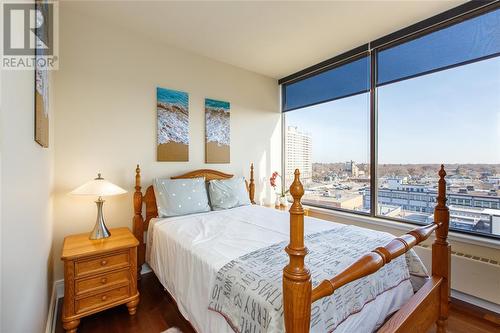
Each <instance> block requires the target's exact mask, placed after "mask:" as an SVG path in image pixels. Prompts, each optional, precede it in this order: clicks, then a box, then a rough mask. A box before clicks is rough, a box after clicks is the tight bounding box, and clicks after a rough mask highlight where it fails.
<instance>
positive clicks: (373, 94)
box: [278, 0, 500, 240]
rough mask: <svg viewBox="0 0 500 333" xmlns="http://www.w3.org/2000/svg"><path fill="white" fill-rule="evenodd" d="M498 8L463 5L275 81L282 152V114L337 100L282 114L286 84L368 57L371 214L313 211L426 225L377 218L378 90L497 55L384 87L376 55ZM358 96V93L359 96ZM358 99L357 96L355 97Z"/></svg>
mask: <svg viewBox="0 0 500 333" xmlns="http://www.w3.org/2000/svg"><path fill="white" fill-rule="evenodd" d="M499 8H500V0H487V1H469V2H466V3H464V4H462V5H460V6H457V7H454V8H452V9H450V10H447V11H445V12H442V13H440V14H437V15H435V16H432V17H430V18H428V19H425V20H423V21H420V22H418V23H415V24H413V25H410V26H408V27H406V28H403V29H400V30H398V31H396V32H393V33H390V34H388V35H386V36H383V37H381V38H378V39H376V40H374V41H371V42H369V43H367V44H364V45H361V46H359V47H356V48H354V49H352V50H349V51H347V52H345V53H342V54H340V55H338V56H335V57H333V58H330V59H327V60H325V61H323V62H320V63H318V64H316V65H313V66H310V67H308V68H305V69H303V70H301V71H298V72H296V73H294V74H291V75H288V76H286V77H283V78H281V79H279V80H278V84H279V85H281V112H282V124H283V126H282V148H283V151H284V147H285V131H284V129H285V128H284V126H285V119H284V118H285V114H286V112H290V111H293V110H296V109H300V108H304V107H309V106H313V105H317V104H322V103H327V102H331V101H333V100H336V99H338V98H335V99H332V100H328V101H322V102H319V103H313V104H310V105H307V106H303V107H300V108H295V109H289V110H287V111H286V112H285V111H283V110H284V108H285V103H286V94H285V90H286V89H285V86H286V85H287V84H291V83H294V82H297V81H301V80H303V79H305V78H308V77H311V76H315V75H317V74H320V73H322V72H325V71H328V70H331V69H334V68H336V67H340V66H342V65H344V64H346V63H349V62H352V61H355V60H358V59H360V58H362V57H364V56H369V57H370V73H369V77H370V87H369V90H368V93H369V94H370V108H369V109H370V110H369V112H370V117H369V118H370V126H369V127H370V133H369V137H370V161H369V164H370V212H369V213H366V212H358V211H354V210H347V209H342V208H334V207H327V206H324V205H314V204H308V205H309V206H313V207H319V208H325V209H329V210H334V211H340V212H347V213H351V214H356V215H360V216H369V217H374V218H377V219H383V220H388V221H395V222H400V223H406V224H412V225H425V223H422V222H417V221H411V220H404V219H399V218H394V217H387V216H381V215H379V214H377V207H378V172H377V171H378V170H377V168H378V151H377V148H378V142H377V138H378V133H377V131H378V119H377V117H378V102H377V88H378V87H382V86H384V85H388V84H392V83H396V82H398V81H402V80H407V79H410V78H414V77H418V76H423V75H428V74H431V73H435V72H438V71H442V70H446V69H450V68H454V67H458V66H463V65H467V64H470V63H474V62H477V61H481V60H485V59H488V58H493V57H498V56H500V54H494V55H491V56H487V57H482V58H478V59H474V60H471V61H466V62H462V63H458V64H454V65H450V66H446V67H443V68H439V69H435V70H431V71H427V72H423V73H419V74H417V75H414V76H412V77H406V78H403V79H398V80H393V81H390V82H385V83H383V84H377V54H378V52H380V51H383V50H386V49H388V48H391V47H394V46H397V45H400V44H403V43H405V42H408V41H410V40H414V39H417V38H419V37H421V36H424V35H427V34H430V33H432V32H434V31H438V30H442V29H444V28H447V27H449V26H451V25H454V24H457V23H460V22H462V21H466V20H468V19H471V18H473V17H477V16H480V15H483V14H486V13H488V12H491V11H494V10H496V9H499ZM363 93H366V92H363ZM358 94H359V93H358ZM355 95H357V94H355ZM347 97H349V96H345V97H342V98H347ZM285 163H286V157H285V155H284V153H283V154H282V174H283V175H284V172H285ZM450 231H454V232H458V233H463V234H468V235H473V236H477V237H482V238H490V239H497V240H498V239H500V235H494V234H487V233H481V232H477V231H469V230H463V229H456V228H452V227H451V226H450Z"/></svg>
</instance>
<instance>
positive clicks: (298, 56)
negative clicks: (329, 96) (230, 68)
mask: <svg viewBox="0 0 500 333" xmlns="http://www.w3.org/2000/svg"><path fill="white" fill-rule="evenodd" d="M464 2H465V1H443V0H441V1H404V0H400V1H322V2H315V1H276V2H270V1H231V2H230V1H218V2H216V1H201V2H193V1H183V2H180V1H179V2H174V1H75V2H69V3H68V2H65V3H64V7H71V8H74V9H75V10H79V11H81V12H83V13H86V14H88V15H90V16H93V17H94V18H100V19H103V20H106V21H107V22H109V23H111V24H116V25H120V26H123V27H127V28H128V29H133V30H135V31H137V32H139V33H141V34H144V35H146V36H148V37H150V38H152V39H154V40H156V41H160V42H162V43H165V44H167V45H171V46H174V47H178V48H181V49H185V50H189V51H192V52H194V53H197V54H200V55H203V56H206V57H209V58H212V59H215V60H217V61H221V62H224V63H228V64H231V65H234V66H237V67H241V68H244V69H247V70H250V71H253V72H257V73H259V74H263V75H266V76H269V77H272V78H281V77H284V76H286V75H289V74H292V73H294V72H297V71H299V70H301V69H303V68H305V67H309V66H311V65H314V64H316V63H318V62H320V61H322V60H325V59H328V58H331V57H333V56H335V55H338V54H340V53H343V52H345V51H348V50H350V49H352V48H354V47H357V46H360V45H362V44H365V43H367V42H369V41H371V40H374V39H376V38H378V37H381V36H384V35H386V34H388V33H391V32H394V31H396V30H398V29H401V28H404V27H406V26H408V25H410V24H413V23H416V22H418V21H420V20H423V19H426V18H428V17H430V16H433V15H435V14H438V13H440V12H442V11H445V10H447V9H450V8H453V7H455V6H457V5H459V4H461V3H464Z"/></svg>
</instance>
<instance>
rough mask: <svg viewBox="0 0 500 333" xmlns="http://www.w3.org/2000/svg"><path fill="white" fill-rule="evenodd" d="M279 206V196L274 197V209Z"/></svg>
mask: <svg viewBox="0 0 500 333" xmlns="http://www.w3.org/2000/svg"><path fill="white" fill-rule="evenodd" d="M280 205H281V202H280V197H279V196H276V200H275V201H274V207H275V208H279V207H280Z"/></svg>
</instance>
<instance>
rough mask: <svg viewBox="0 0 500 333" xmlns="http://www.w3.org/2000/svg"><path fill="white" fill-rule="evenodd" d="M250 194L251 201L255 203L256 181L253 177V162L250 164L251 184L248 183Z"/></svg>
mask: <svg viewBox="0 0 500 333" xmlns="http://www.w3.org/2000/svg"><path fill="white" fill-rule="evenodd" d="M248 195H249V196H250V202H251V203H252V204H253V205H255V200H254V197H255V181H254V179H253V163H252V164H250V184H249V185H248Z"/></svg>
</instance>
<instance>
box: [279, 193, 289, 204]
mask: <svg viewBox="0 0 500 333" xmlns="http://www.w3.org/2000/svg"><path fill="white" fill-rule="evenodd" d="M279 200H280V206H281V207H288V200H287V199H286V195H283V196H280V197H279Z"/></svg>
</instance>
